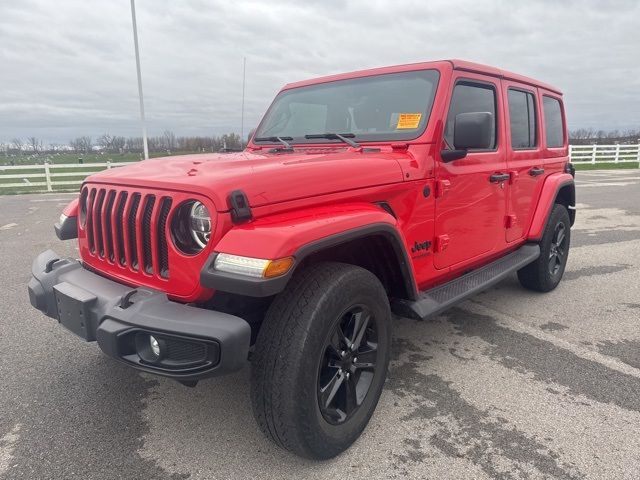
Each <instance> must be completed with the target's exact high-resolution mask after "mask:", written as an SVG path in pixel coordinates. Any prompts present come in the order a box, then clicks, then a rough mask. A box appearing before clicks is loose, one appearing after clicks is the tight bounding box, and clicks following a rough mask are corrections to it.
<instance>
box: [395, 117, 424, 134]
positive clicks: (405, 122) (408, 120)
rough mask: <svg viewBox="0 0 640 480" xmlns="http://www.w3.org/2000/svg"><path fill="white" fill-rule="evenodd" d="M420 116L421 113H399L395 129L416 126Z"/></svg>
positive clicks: (418, 123)
mask: <svg viewBox="0 0 640 480" xmlns="http://www.w3.org/2000/svg"><path fill="white" fill-rule="evenodd" d="M421 118H422V114H421V113H401V114H400V115H398V124H397V125H396V129H397V130H401V129H409V128H418V125H420V119H421Z"/></svg>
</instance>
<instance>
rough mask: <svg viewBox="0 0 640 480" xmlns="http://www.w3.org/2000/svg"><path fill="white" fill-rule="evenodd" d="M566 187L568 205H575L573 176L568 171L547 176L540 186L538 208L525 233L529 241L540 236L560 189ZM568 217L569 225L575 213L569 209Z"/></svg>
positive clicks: (573, 219) (536, 239)
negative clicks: (527, 232)
mask: <svg viewBox="0 0 640 480" xmlns="http://www.w3.org/2000/svg"><path fill="white" fill-rule="evenodd" d="M567 187H568V188H569V199H568V202H569V206H573V207H575V199H576V190H575V188H576V187H575V182H574V179H573V177H572V176H571V175H570V174H568V173H560V174H556V175H550V176H549V177H547V179H546V180H545V183H544V185H543V187H542V192H540V197H539V198H538V208H536V211H535V213H534V215H533V219H532V221H531V226H530V227H529V234H528V235H527V239H528V240H529V241H533V242H536V241H539V240H540V239H541V238H542V235H543V233H544V229H545V227H546V226H547V222H548V221H549V216H550V215H551V210H552V208H553V205H554V204H555V203H556V200H557V199H558V195H559V194H560V192H561V190H562V189H564V188H567ZM569 217H570V218H571V225H573V223H574V221H575V213H573V212H572V211H571V210H570V211H569Z"/></svg>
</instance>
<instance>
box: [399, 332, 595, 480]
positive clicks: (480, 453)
mask: <svg viewBox="0 0 640 480" xmlns="http://www.w3.org/2000/svg"><path fill="white" fill-rule="evenodd" d="M394 351H395V352H396V354H395V358H396V359H395V361H394V363H393V365H392V368H391V371H390V374H389V382H388V387H389V388H390V389H391V390H392V391H393V392H394V393H395V394H396V395H398V396H400V397H404V398H406V397H409V398H410V399H411V400H412V402H413V405H412V409H411V411H410V412H409V413H408V414H406V415H405V416H404V417H403V419H402V420H404V421H410V420H419V422H420V423H421V424H424V423H425V422H430V423H431V424H432V425H433V426H435V427H436V432H435V433H433V434H432V435H430V436H429V438H428V442H429V444H430V445H431V446H432V447H434V448H435V449H437V450H438V451H440V452H441V453H443V454H445V455H447V456H448V457H451V458H456V459H459V458H464V459H466V460H468V461H470V462H472V463H473V464H474V465H476V466H478V467H479V468H480V469H481V470H482V471H484V472H485V473H486V474H487V475H488V476H490V477H491V478H495V479H505V480H506V479H513V478H532V473H533V472H532V470H533V471H534V472H538V475H537V476H540V474H541V475H543V476H545V477H550V478H557V479H568V480H575V479H581V478H584V475H582V474H581V473H580V472H579V471H578V470H577V469H576V468H575V467H574V466H573V465H571V464H567V463H565V462H562V461H561V460H560V453H558V452H555V451H553V450H552V449H550V448H548V447H547V446H546V445H544V444H543V443H541V442H539V441H538V440H537V439H536V438H535V437H533V436H531V435H528V434H527V433H525V432H523V431H521V430H519V429H518V428H516V427H515V426H513V425H510V424H509V422H508V421H507V420H506V419H504V418H502V417H499V416H498V417H495V416H493V415H492V413H491V412H490V411H488V410H483V409H480V408H477V407H475V406H474V405H472V404H470V403H469V402H467V401H466V400H465V399H463V398H462V396H461V395H460V393H459V392H457V391H456V390H455V389H454V388H453V387H452V386H451V382H448V381H445V380H444V379H442V378H441V377H439V376H438V375H435V374H425V373H422V372H421V371H420V370H419V365H424V362H425V361H426V360H427V357H426V356H421V354H420V353H418V352H420V348H419V347H417V346H416V345H414V344H412V343H411V342H410V341H408V340H396V341H395V342H394ZM398 352H400V353H398ZM407 352H410V355H406V353H407ZM401 357H404V358H405V360H404V361H401V360H400V358H401ZM421 357H422V358H421ZM404 443H405V444H406V445H407V447H409V448H408V449H407V451H406V453H405V454H400V455H397V454H396V455H394V457H395V459H396V460H399V461H400V462H402V463H403V464H407V463H411V462H414V463H417V462H420V461H422V460H424V458H425V456H426V455H425V454H424V452H422V451H421V450H420V440H419V439H409V440H407V441H405V442H404Z"/></svg>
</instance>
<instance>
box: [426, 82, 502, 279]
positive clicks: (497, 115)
mask: <svg viewBox="0 0 640 480" xmlns="http://www.w3.org/2000/svg"><path fill="white" fill-rule="evenodd" d="M452 81H453V88H452V90H451V92H452V93H451V98H450V102H449V107H448V114H447V118H446V125H445V132H444V142H443V149H446V148H451V149H452V148H453V134H454V132H453V129H454V128H453V127H454V122H455V116H456V115H457V114H459V113H466V112H490V113H492V114H493V118H494V133H493V142H492V146H491V148H489V149H486V150H470V151H469V152H468V153H467V156H466V157H465V158H462V159H459V160H455V161H452V162H449V163H445V162H443V161H442V158H439V161H438V164H437V167H436V168H437V188H436V193H437V198H436V223H435V230H436V245H435V254H434V265H435V267H436V268H437V269H444V268H448V267H452V268H456V267H457V266H459V267H462V266H464V263H467V262H473V261H476V260H480V259H482V258H483V257H486V256H489V255H491V254H492V253H494V252H496V251H498V250H501V249H503V248H504V247H505V245H506V242H505V234H504V229H505V226H504V222H505V213H506V185H507V184H508V181H498V182H496V181H493V182H492V176H493V175H494V174H497V173H502V174H504V173H506V166H507V165H506V159H505V155H504V148H503V144H504V138H503V137H504V119H503V115H502V111H503V106H502V98H501V95H500V80H499V79H497V78H493V77H489V76H484V75H478V74H472V73H469V72H454V75H453V80H452Z"/></svg>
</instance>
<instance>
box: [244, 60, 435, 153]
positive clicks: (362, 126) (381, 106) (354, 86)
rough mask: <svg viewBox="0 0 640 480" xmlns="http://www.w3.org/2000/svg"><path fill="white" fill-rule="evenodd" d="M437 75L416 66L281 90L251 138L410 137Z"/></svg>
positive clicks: (419, 126)
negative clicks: (330, 134) (407, 70)
mask: <svg viewBox="0 0 640 480" xmlns="http://www.w3.org/2000/svg"><path fill="white" fill-rule="evenodd" d="M439 76H440V75H439V73H438V71H437V70H420V71H412V72H402V73H390V74H386V75H375V76H371V77H363V78H354V79H349V80H338V81H335V82H329V83H322V84H318V85H309V86H307V87H299V88H293V89H290V90H285V91H283V92H280V93H279V94H278V96H277V97H276V99H275V100H274V101H273V104H272V105H271V107H270V108H269V111H268V112H267V114H266V115H265V118H264V119H263V121H262V123H261V124H260V126H259V127H258V129H257V130H256V133H255V135H254V137H253V138H254V141H256V139H258V138H260V139H261V140H262V141H270V142H271V143H276V142H273V141H272V140H270V139H269V138H267V137H281V138H285V139H291V140H289V141H290V143H319V142H320V143H322V142H335V141H336V140H337V139H336V138H335V137H334V138H325V139H308V138H305V135H314V134H323V133H328V132H332V133H338V134H341V135H345V134H348V135H349V137H350V138H352V139H353V140H355V141H358V142H359V141H386V140H411V139H414V138H416V137H418V136H419V135H420V134H421V133H422V132H424V129H425V128H426V126H427V122H428V121H429V114H430V112H431V106H432V105H433V98H434V95H435V91H436V87H437V85H438V78H439ZM338 141H339V140H338ZM258 143H261V142H260V141H258Z"/></svg>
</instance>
